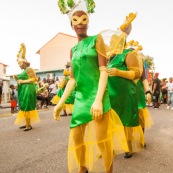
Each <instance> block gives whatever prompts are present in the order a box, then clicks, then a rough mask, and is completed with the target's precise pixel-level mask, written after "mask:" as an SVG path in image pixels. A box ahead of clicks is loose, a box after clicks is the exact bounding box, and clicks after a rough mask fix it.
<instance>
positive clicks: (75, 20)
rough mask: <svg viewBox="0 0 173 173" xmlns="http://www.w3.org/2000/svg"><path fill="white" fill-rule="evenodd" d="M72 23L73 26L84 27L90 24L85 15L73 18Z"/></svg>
mask: <svg viewBox="0 0 173 173" xmlns="http://www.w3.org/2000/svg"><path fill="white" fill-rule="evenodd" d="M71 22H72V24H73V25H79V24H80V23H81V24H83V25H86V24H88V22H89V18H88V16H87V15H85V14H84V15H82V16H80V17H79V16H72V18H71Z"/></svg>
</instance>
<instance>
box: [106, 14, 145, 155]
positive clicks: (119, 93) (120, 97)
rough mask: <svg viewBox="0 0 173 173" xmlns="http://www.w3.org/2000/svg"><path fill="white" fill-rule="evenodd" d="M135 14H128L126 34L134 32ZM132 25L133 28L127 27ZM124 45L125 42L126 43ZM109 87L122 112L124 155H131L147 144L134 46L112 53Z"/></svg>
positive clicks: (109, 67)
mask: <svg viewBox="0 0 173 173" xmlns="http://www.w3.org/2000/svg"><path fill="white" fill-rule="evenodd" d="M135 17H136V14H134V13H130V14H129V16H127V17H126V21H125V23H127V25H124V24H123V26H124V27H120V29H122V30H123V31H128V32H126V33H127V34H130V31H131V27H132V26H131V22H132V21H133V20H134V18H135ZM128 27H130V30H129V29H128ZM124 44H125V43H124ZM108 75H109V78H108V90H109V96H110V102H111V106H112V108H113V109H114V110H115V111H116V112H117V114H118V115H119V117H120V119H121V121H122V123H123V125H124V129H125V134H126V138H127V142H128V147H129V150H130V152H126V153H125V155H124V157H125V158H130V157H131V156H132V153H134V152H138V151H141V150H142V149H143V147H144V135H143V131H142V128H141V125H140V123H139V114H138V97H137V84H136V82H135V80H137V79H139V78H140V76H141V73H140V66H139V61H138V56H137V54H136V52H135V51H132V50H131V49H124V50H123V53H121V54H117V55H115V56H113V57H112V58H111V59H110V61H109V63H108Z"/></svg>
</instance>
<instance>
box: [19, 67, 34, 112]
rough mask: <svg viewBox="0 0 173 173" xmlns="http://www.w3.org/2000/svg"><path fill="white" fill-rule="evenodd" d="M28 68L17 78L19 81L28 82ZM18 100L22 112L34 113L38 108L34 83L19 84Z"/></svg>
mask: <svg viewBox="0 0 173 173" xmlns="http://www.w3.org/2000/svg"><path fill="white" fill-rule="evenodd" d="M26 70H27V68H26V69H25V70H24V71H23V72H22V73H20V74H19V75H18V76H17V77H18V80H27V79H29V76H28V74H27V72H26ZM18 99H19V105H20V110H21V111H32V110H35V108H36V87H35V84H34V83H27V84H18Z"/></svg>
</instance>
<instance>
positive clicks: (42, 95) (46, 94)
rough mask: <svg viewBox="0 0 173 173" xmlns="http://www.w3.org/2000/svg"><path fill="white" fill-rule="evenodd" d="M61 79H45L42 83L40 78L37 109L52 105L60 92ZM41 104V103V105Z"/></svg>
mask: <svg viewBox="0 0 173 173" xmlns="http://www.w3.org/2000/svg"><path fill="white" fill-rule="evenodd" d="M58 84H59V78H58V77H56V78H55V79H46V78H43V80H42V81H41V79H40V77H38V83H37V85H38V89H37V91H38V94H37V101H38V102H37V108H38V109H39V108H48V105H51V104H52V103H51V99H52V98H53V97H54V96H55V95H56V94H57V92H58ZM39 102H40V103H39Z"/></svg>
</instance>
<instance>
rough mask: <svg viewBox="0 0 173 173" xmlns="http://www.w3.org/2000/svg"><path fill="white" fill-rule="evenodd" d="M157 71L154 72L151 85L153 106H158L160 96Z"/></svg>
mask: <svg viewBox="0 0 173 173" xmlns="http://www.w3.org/2000/svg"><path fill="white" fill-rule="evenodd" d="M158 76H159V73H155V76H154V80H153V85H152V94H153V108H155V109H157V108H159V96H160V83H161V81H160V79H159V78H158Z"/></svg>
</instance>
